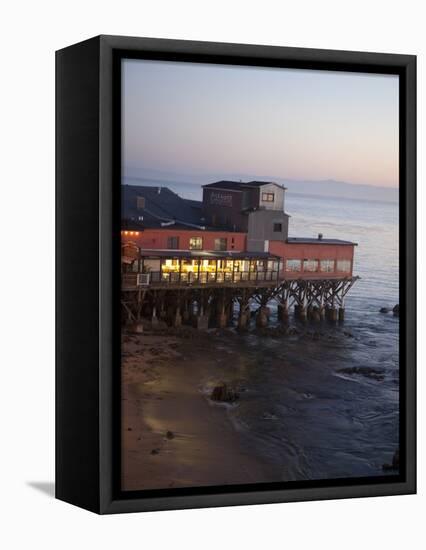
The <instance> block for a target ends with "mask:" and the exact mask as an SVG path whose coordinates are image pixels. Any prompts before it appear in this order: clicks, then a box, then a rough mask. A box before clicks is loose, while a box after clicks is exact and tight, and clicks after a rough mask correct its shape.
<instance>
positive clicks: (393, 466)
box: [382, 450, 399, 471]
mask: <svg viewBox="0 0 426 550" xmlns="http://www.w3.org/2000/svg"><path fill="white" fill-rule="evenodd" d="M382 469H383V470H384V471H387V470H399V450H396V451H395V453H394V455H393V457H392V464H383V466H382Z"/></svg>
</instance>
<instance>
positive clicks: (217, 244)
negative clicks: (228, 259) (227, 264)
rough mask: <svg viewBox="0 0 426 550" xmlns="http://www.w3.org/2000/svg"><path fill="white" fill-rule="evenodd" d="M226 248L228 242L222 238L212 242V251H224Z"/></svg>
mask: <svg viewBox="0 0 426 550" xmlns="http://www.w3.org/2000/svg"><path fill="white" fill-rule="evenodd" d="M227 246H228V240H227V239H224V238H219V239H215V240H214V249H215V250H226V249H227Z"/></svg>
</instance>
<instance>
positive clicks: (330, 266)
mask: <svg viewBox="0 0 426 550" xmlns="http://www.w3.org/2000/svg"><path fill="white" fill-rule="evenodd" d="M320 271H322V272H324V273H331V272H332V271H334V260H321V261H320Z"/></svg>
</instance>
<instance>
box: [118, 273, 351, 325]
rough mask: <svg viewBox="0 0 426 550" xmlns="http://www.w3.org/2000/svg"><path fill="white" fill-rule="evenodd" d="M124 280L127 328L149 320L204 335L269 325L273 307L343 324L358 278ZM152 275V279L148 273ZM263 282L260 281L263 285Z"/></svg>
mask: <svg viewBox="0 0 426 550" xmlns="http://www.w3.org/2000/svg"><path fill="white" fill-rule="evenodd" d="M141 275H146V274H136V273H132V274H127V275H125V276H124V277H123V282H122V290H121V305H122V313H123V319H124V321H125V322H126V323H130V324H135V323H136V324H138V323H140V322H141V321H142V319H145V320H150V321H151V323H152V325H153V326H156V325H158V323H159V322H160V321H163V322H165V323H166V324H167V325H168V326H173V327H179V326H181V325H185V324H186V325H191V326H194V327H196V328H198V329H200V330H205V329H208V328H209V327H219V328H225V327H226V326H230V325H233V324H235V325H236V326H238V328H239V329H246V328H248V326H249V324H250V322H251V320H252V318H253V317H254V319H255V322H256V325H257V326H259V327H265V326H267V324H268V322H269V318H270V313H271V310H270V306H271V305H272V304H274V305H275V306H276V308H277V319H278V321H280V322H282V323H287V322H288V321H289V316H290V313H291V311H293V313H294V316H295V318H296V319H298V320H300V321H312V322H321V321H323V320H327V321H331V322H336V321H343V320H344V315H345V297H346V295H347V293H348V292H349V290H350V289H351V288H352V286H353V285H354V283H355V282H356V280H357V279H358V278H359V277H356V276H351V277H344V278H337V277H336V278H323V277H322V278H318V277H309V278H281V277H280V273H279V272H274V271H271V272H268V271H266V272H256V271H255V272H240V273H239V276H238V277H237V278H235V277H220V278H219V280H218V278H217V277H215V278H213V277H211V278H210V280H209V278H208V277H203V276H199V277H197V278H195V277H193V278H190V277H188V278H186V277H184V278H183V279H184V280H182V278H180V279H179V280H178V279H173V278H172V277H169V276H167V277H166V278H160V277H158V276H157V275H158V274H155V276H154V277H153V278H152V280H151V278H150V277H146V276H145V277H141ZM150 275H151V274H150ZM259 279H262V280H259Z"/></svg>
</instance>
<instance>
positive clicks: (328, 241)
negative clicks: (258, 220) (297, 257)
mask: <svg viewBox="0 0 426 550" xmlns="http://www.w3.org/2000/svg"><path fill="white" fill-rule="evenodd" d="M287 242H288V243H289V244H340V245H351V246H357V243H353V242H351V241H342V240H341V239H324V238H318V237H317V238H316V239H315V238H310V237H289V238H288V239H287Z"/></svg>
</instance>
